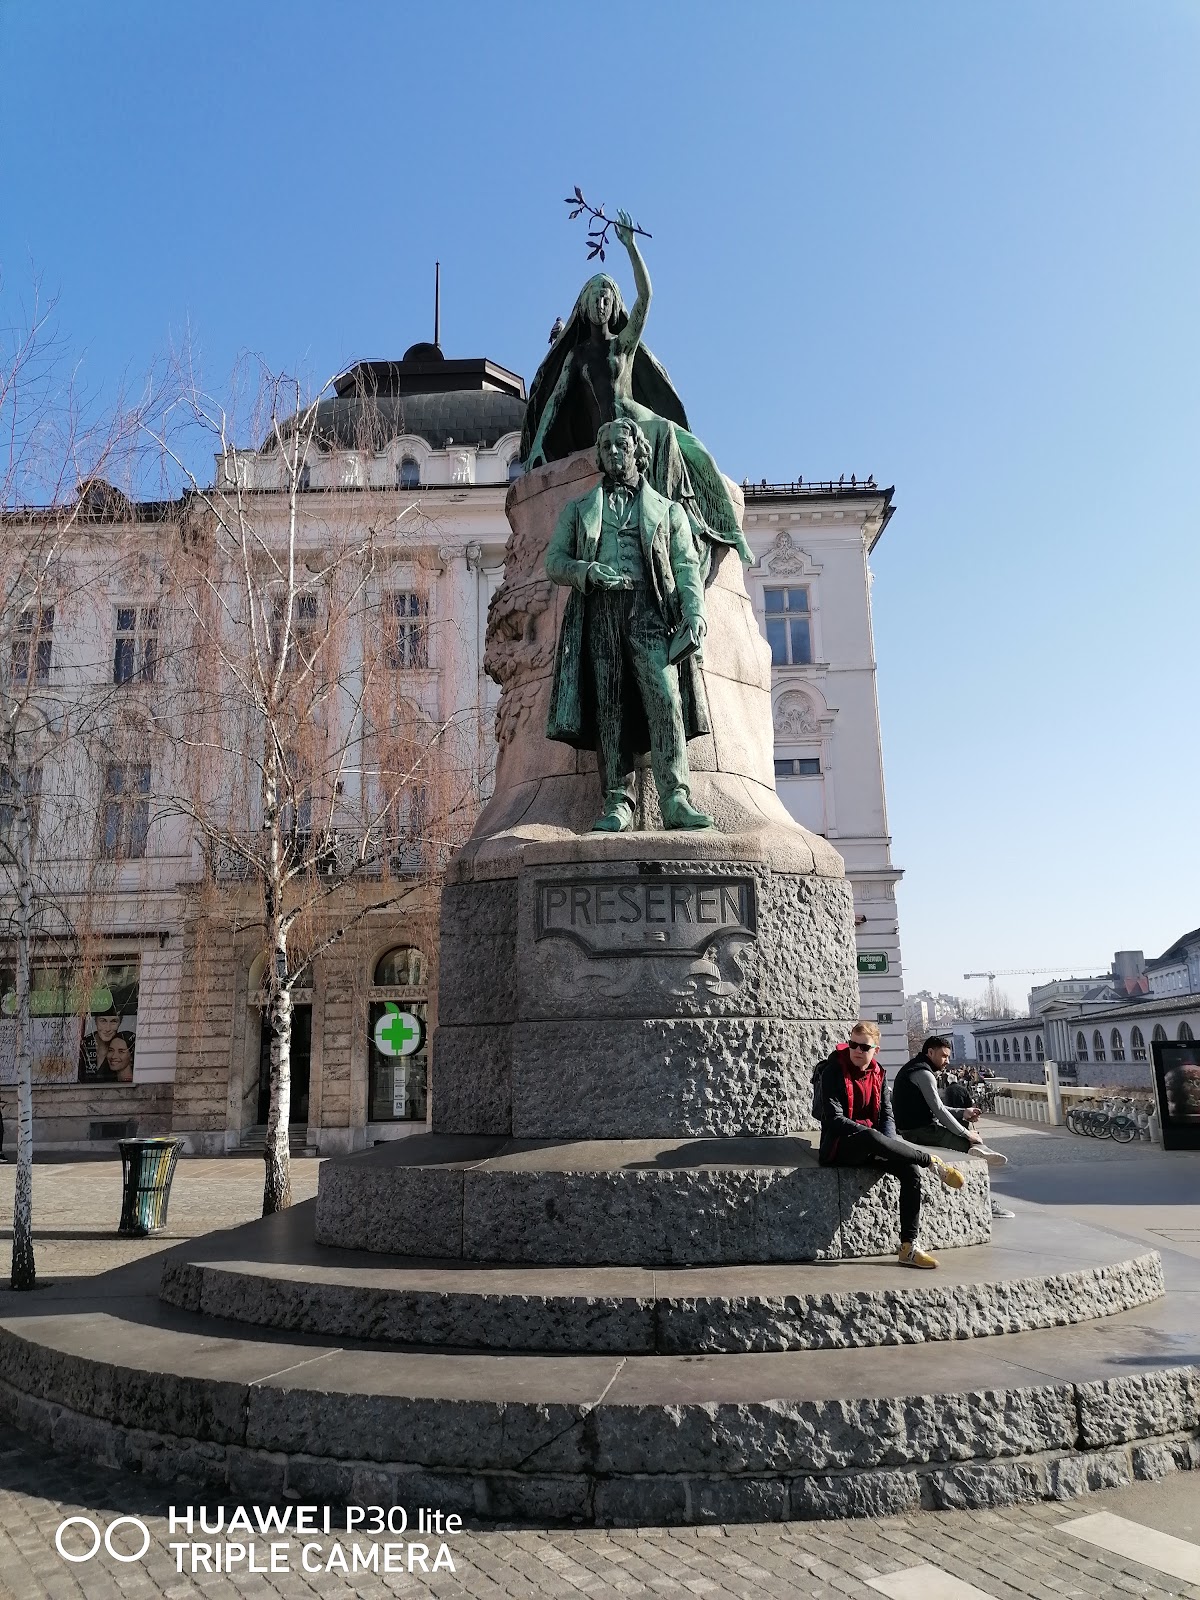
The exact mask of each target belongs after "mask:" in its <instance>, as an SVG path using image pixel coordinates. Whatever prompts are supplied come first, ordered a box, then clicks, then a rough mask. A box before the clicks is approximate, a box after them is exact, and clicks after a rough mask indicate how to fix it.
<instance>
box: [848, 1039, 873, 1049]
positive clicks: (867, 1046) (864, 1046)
mask: <svg viewBox="0 0 1200 1600" xmlns="http://www.w3.org/2000/svg"><path fill="white" fill-rule="evenodd" d="M849 1048H850V1049H851V1050H874V1048H875V1046H874V1045H873V1044H859V1042H858V1040H857V1039H851V1040H850V1045H849Z"/></svg>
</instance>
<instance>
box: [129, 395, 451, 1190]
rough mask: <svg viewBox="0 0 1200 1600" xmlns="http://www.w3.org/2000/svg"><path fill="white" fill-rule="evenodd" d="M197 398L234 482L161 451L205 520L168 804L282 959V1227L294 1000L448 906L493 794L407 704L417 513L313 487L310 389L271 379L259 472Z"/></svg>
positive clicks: (191, 530) (186, 404) (206, 909)
mask: <svg viewBox="0 0 1200 1600" xmlns="http://www.w3.org/2000/svg"><path fill="white" fill-rule="evenodd" d="M324 392H325V391H322V393H324ZM183 394H184V398H183V400H182V401H181V409H182V411H183V412H184V414H185V416H186V421H187V423H188V424H189V426H199V427H200V428H201V429H202V430H203V431H204V432H205V433H206V434H207V435H208V436H209V437H210V438H211V441H212V443H213V444H214V445H215V447H216V448H215V455H216V462H217V471H216V481H215V483H214V484H213V485H211V486H208V485H205V484H203V483H201V482H200V480H199V475H198V474H197V473H196V472H195V471H193V470H191V469H190V468H189V467H188V465H187V462H186V459H185V455H186V452H185V451H184V450H183V449H182V448H181V447H180V445H179V444H178V443H177V442H176V443H173V442H172V441H171V439H170V438H169V437H168V435H167V434H166V433H163V434H161V435H160V436H159V437H160V442H161V443H162V445H163V448H164V450H165V451H166V453H167V456H168V457H169V459H170V461H171V462H172V463H174V465H175V466H176V467H177V468H178V469H179V470H181V471H182V472H183V474H184V477H185V480H186V483H187V490H186V497H187V501H188V505H187V510H186V513H185V515H184V517H183V520H182V525H181V537H180V539H179V541H178V543H177V545H176V546H175V548H174V551H173V553H172V554H171V555H170V556H169V558H168V561H169V566H170V568H171V573H170V583H169V591H170V601H169V609H170V613H171V618H172V622H171V627H172V629H173V630H174V631H173V644H174V653H175V659H176V661H178V662H179V663H181V664H182V663H186V664H187V665H186V670H181V672H180V673H179V674H177V675H176V685H177V689H178V693H179V701H178V708H177V711H176V712H174V713H173V714H171V715H170V716H169V717H168V718H166V719H165V721H166V722H167V723H168V724H169V731H167V732H166V733H165V738H166V739H167V741H168V742H169V745H170V751H171V754H170V757H169V758H168V759H167V762H166V766H165V768H164V772H165V774H166V775H165V779H164V788H165V789H166V790H169V791H170V792H171V794H172V795H173V797H174V798H173V799H172V800H170V801H168V802H166V803H168V804H174V805H175V806H177V807H178V808H179V809H180V810H181V811H182V813H183V814H184V815H185V816H186V818H187V819H188V820H189V822H190V824H191V826H192V827H193V829H194V830H195V835H196V837H197V839H198V841H199V843H200V845H201V847H202V853H203V863H202V868H201V871H202V876H203V880H204V885H205V889H204V896H203V913H202V914H203V915H204V916H205V917H206V918H207V919H209V920H210V921H215V922H216V923H217V924H219V925H221V926H223V927H224V928H225V929H226V930H227V931H228V932H234V931H241V930H244V929H245V928H248V927H253V929H254V932H255V937H256V939H257V940H259V941H260V944H259V953H260V955H261V956H262V957H264V958H265V960H264V961H263V963H262V968H263V979H262V987H261V995H260V1003H261V1006H262V1014H263V1026H264V1027H265V1028H266V1029H268V1030H269V1039H270V1109H269V1114H268V1121H267V1130H266V1147H265V1161H266V1172H265V1178H264V1188H263V1212H264V1215H265V1214H267V1213H270V1212H274V1211H278V1210H281V1209H283V1208H284V1207H286V1206H288V1205H290V1203H291V1179H290V1166H289V1138H288V1134H289V1127H290V1123H291V1090H292V1075H291V1044H292V1019H293V1010H294V1004H295V1001H294V996H295V993H296V991H297V989H298V988H301V987H303V986H307V985H308V984H310V983H311V982H312V975H313V972H314V968H315V966H316V963H317V962H318V961H319V958H320V957H321V956H322V955H324V954H325V953H326V952H328V951H329V950H330V949H331V948H332V947H333V946H334V945H335V944H337V943H338V942H339V941H341V940H343V939H345V937H346V936H347V934H348V933H349V932H350V930H351V929H353V928H355V927H357V926H359V925H360V924H361V923H362V922H363V920H364V919H365V918H367V917H369V916H371V915H373V914H375V913H377V912H380V911H383V910H386V909H390V908H395V907H399V906H402V905H412V906H414V907H415V906H416V905H418V904H419V903H420V902H422V901H423V900H424V901H427V900H428V896H429V893H430V890H431V886H432V885H433V883H434V881H435V880H436V878H437V876H438V874H439V873H440V869H441V867H442V865H443V863H444V860H445V856H446V855H447V854H448V852H449V849H450V848H451V847H452V846H453V844H454V843H455V842H456V840H457V839H458V838H459V837H460V836H461V835H462V834H463V833H464V832H465V831H466V829H469V826H470V823H471V820H472V819H473V816H474V813H475V809H476V806H477V792H476V791H477V783H478V776H477V773H476V771H475V768H474V765H473V763H472V761H471V760H469V759H468V758H467V756H466V755H465V754H464V749H463V740H462V739H461V737H460V734H461V732H462V729H461V728H460V725H459V721H458V719H457V718H456V717H453V716H451V717H446V716H445V715H443V714H441V712H440V711H439V709H438V707H437V706H435V705H423V704H421V703H420V702H419V699H417V698H414V697H410V698H405V699H402V698H399V697H398V695H397V682H398V676H397V673H396V671H395V670H394V669H395V668H396V667H397V666H398V665H406V664H415V662H416V661H417V660H418V659H419V658H420V657H421V656H422V654H423V652H424V650H425V649H426V642H425V637H424V636H425V633H426V632H427V629H428V626H429V618H428V605H427V593H428V581H427V580H428V574H427V573H425V574H423V573H422V571H421V569H420V563H419V559H418V557H417V555H416V553H415V552H416V551H417V548H418V546H420V545H421V543H422V540H421V538H420V534H419V523H420V516H419V513H418V512H417V510H416V508H415V506H414V504H413V503H412V497H411V495H409V496H408V501H407V503H406V502H405V501H403V500H402V499H401V496H402V494H403V491H400V490H398V489H392V490H390V491H388V492H372V493H370V494H366V495H356V494H352V493H351V494H347V493H342V492H340V491H339V490H338V489H337V488H336V487H334V488H330V489H327V490H325V491H323V492H322V491H320V490H318V489H317V488H316V487H313V488H310V481H311V472H312V470H313V464H314V462H318V463H319V462H320V461H321V460H322V452H323V451H327V450H328V448H329V447H330V444H331V441H329V440H328V439H326V438H325V437H324V436H323V435H322V432H321V408H320V400H321V394H318V395H317V396H316V398H315V399H312V400H306V399H305V397H304V395H303V393H302V391H301V388H300V386H299V384H298V383H296V382H295V381H292V380H287V379H283V378H278V377H274V376H272V375H269V374H268V375H265V376H264V377H263V379H262V382H261V385H260V387H259V388H258V392H257V400H256V405H255V408H254V412H255V415H253V416H251V417H249V418H245V419H244V420H243V424H242V426H244V427H245V429H246V432H245V433H243V434H242V437H246V436H247V435H248V436H249V437H252V438H255V439H258V440H261V441H262V443H261V445H260V447H259V449H258V450H257V451H253V450H242V449H239V447H238V440H237V433H238V431H240V430H239V424H238V422H237V421H236V420H235V418H234V415H233V413H232V410H231V409H227V408H226V407H225V406H223V405H221V404H218V403H217V402H215V401H213V400H211V399H210V398H209V397H208V396H206V395H205V394H204V393H202V392H201V390H200V389H199V387H198V386H197V385H196V384H194V383H188V384H187V385H185V386H184V388H183ZM367 411H369V407H368V408H364V424H363V426H364V433H365V435H366V436H367V437H365V438H364V443H363V450H364V452H365V453H366V452H369V453H373V447H372V439H371V437H370V435H371V433H372V429H371V426H370V422H369V420H367V418H366V412H367ZM351 454H352V452H351ZM268 484H269V486H267V485H268ZM424 542H425V543H426V544H427V543H428V536H426V538H425V541H424ZM474 714H475V711H474V708H471V711H470V717H472V718H473V717H474ZM239 888H240V889H241V890H242V891H243V892H244V893H245V894H246V895H247V896H248V900H249V903H248V905H242V904H241V903H240V902H239V899H238V890H239Z"/></svg>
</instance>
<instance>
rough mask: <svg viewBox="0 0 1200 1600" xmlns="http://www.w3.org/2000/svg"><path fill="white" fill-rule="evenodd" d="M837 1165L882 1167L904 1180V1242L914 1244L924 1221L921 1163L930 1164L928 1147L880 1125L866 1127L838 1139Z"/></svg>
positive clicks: (893, 1175)
mask: <svg viewBox="0 0 1200 1600" xmlns="http://www.w3.org/2000/svg"><path fill="white" fill-rule="evenodd" d="M833 1164H834V1166H835V1167H870V1166H878V1167H882V1168H883V1170H884V1171H885V1172H890V1173H891V1175H892V1177H893V1178H896V1179H898V1180H899V1183H900V1243H901V1244H912V1243H913V1241H914V1240H915V1239H916V1237H917V1228H918V1225H919V1224H920V1221H921V1180H920V1178H918V1177H917V1168H918V1167H930V1166H932V1165H933V1158H932V1156H931V1155H930V1154H929V1151H928V1150H918V1148H917V1146H916V1145H915V1144H909V1142H908V1140H907V1139H894V1138H891V1137H890V1136H889V1135H888V1134H886V1133H880V1131H879V1129H878V1128H863V1130H862V1131H861V1132H860V1133H851V1134H844V1135H842V1136H841V1137H840V1138H839V1139H838V1146H837V1154H836V1155H835V1156H834V1158H833Z"/></svg>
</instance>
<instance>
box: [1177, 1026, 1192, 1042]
mask: <svg viewBox="0 0 1200 1600" xmlns="http://www.w3.org/2000/svg"><path fill="white" fill-rule="evenodd" d="M1175 1037H1176V1039H1177V1040H1178V1041H1179V1043H1180V1044H1191V1043H1192V1042H1193V1041H1192V1030H1191V1029H1190V1028H1189V1027H1188V1025H1187V1023H1186V1022H1181V1023H1180V1024H1179V1028H1178V1031H1177V1032H1176V1034H1175Z"/></svg>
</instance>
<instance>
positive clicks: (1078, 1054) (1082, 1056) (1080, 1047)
mask: <svg viewBox="0 0 1200 1600" xmlns="http://www.w3.org/2000/svg"><path fill="white" fill-rule="evenodd" d="M1087 1058H1088V1053H1087V1040H1086V1039H1085V1038H1084V1036H1083V1034H1082V1033H1077V1034H1076V1035H1075V1059H1076V1061H1086V1060H1087Z"/></svg>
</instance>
